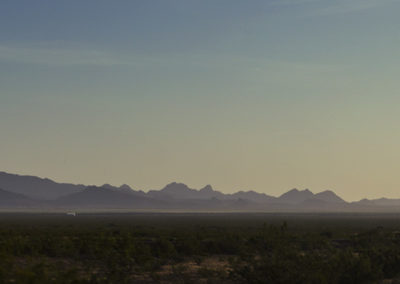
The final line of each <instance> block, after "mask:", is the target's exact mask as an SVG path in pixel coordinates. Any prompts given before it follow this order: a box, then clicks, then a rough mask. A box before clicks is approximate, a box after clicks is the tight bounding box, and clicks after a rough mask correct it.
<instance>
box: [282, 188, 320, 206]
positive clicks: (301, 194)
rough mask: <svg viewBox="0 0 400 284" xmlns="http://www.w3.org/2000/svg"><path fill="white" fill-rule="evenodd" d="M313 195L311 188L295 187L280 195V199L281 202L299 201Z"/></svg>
mask: <svg viewBox="0 0 400 284" xmlns="http://www.w3.org/2000/svg"><path fill="white" fill-rule="evenodd" d="M313 196H314V194H313V193H312V192H311V191H310V190H309V189H304V190H298V189H297V188H293V189H291V190H289V191H288V192H286V193H284V194H282V195H281V196H279V198H278V199H279V201H281V202H289V203H299V202H303V201H304V200H306V199H309V198H312V197H313Z"/></svg>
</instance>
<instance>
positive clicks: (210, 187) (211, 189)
mask: <svg viewBox="0 0 400 284" xmlns="http://www.w3.org/2000/svg"><path fill="white" fill-rule="evenodd" d="M200 191H202V192H206V191H208V192H212V191H214V189H213V188H212V186H211V185H209V184H207V185H206V186H205V187H203V188H202V189H200Z"/></svg>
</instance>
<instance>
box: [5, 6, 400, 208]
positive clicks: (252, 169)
mask: <svg viewBox="0 0 400 284" xmlns="http://www.w3.org/2000/svg"><path fill="white" fill-rule="evenodd" d="M399 11H400V1H399V0H351V1H348V0H262V1H257V0H251V1H243V0H242V1H237V0H196V1H195V0H151V1H148V0H142V1H135V0H132V1H127V0H126V1H123V0H118V1H106V0H84V1H81V0H68V1H62V0H56V1H54V0H37V1H31V0H3V1H1V4H0V133H1V136H0V138H1V139H0V160H1V162H0V170H1V171H6V172H10V173H18V174H29V175H37V176H40V177H48V178H51V179H54V180H56V181H59V182H73V183H83V184H97V185H101V184H104V183H111V184H114V185H120V184H123V183H126V184H129V185H130V186H131V187H132V188H134V189H142V190H145V191H147V190H149V189H160V188H162V187H163V186H164V185H165V184H167V183H170V182H173V181H176V182H183V183H186V184H187V185H188V186H190V187H192V188H201V187H203V186H205V185H206V184H211V185H212V186H213V187H214V189H216V190H220V191H222V192H225V193H231V192H236V191H238V190H255V191H258V192H264V193H267V194H271V195H275V196H277V195H280V194H282V193H284V192H286V191H287V190H289V189H292V188H299V189H304V188H309V189H310V190H311V191H313V192H319V191H323V190H327V189H329V190H333V191H335V192H336V193H337V194H338V195H340V196H341V197H343V198H344V199H346V200H348V201H353V200H359V199H361V198H364V197H366V198H377V197H382V196H385V197H389V198H400V190H399V189H400V178H399V172H400V150H399V145H400V132H399V131H398V121H399V118H400V117H399V116H400V92H399V91H400V85H399V84H400V83H399V75H400V72H399V71H400V18H399V17H398V15H399Z"/></svg>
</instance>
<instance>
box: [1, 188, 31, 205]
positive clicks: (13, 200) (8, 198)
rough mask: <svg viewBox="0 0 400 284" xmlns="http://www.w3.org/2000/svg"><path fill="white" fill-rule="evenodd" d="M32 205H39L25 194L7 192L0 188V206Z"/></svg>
mask: <svg viewBox="0 0 400 284" xmlns="http://www.w3.org/2000/svg"><path fill="white" fill-rule="evenodd" d="M34 206H39V202H36V201H34V200H32V199H30V198H28V197H26V196H25V195H22V194H18V193H13V192H9V191H6V190H4V189H1V188H0V207H2V208H30V207H34Z"/></svg>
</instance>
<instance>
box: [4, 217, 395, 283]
mask: <svg viewBox="0 0 400 284" xmlns="http://www.w3.org/2000/svg"><path fill="white" fill-rule="evenodd" d="M370 217H371V216H367V215H359V216H353V215H340V214H337V215H329V214H326V215H323V216H319V215H312V214H308V215H307V214H304V215H299V214H293V215H284V214H280V215H277V214H155V213H154V214H109V215H102V214H84V215H79V214H78V215H77V216H76V217H74V216H64V215H56V214H55V215H50V214H47V215H40V214H34V215H26V214H17V215H16V214H2V215H0V283H189V282H190V283H380V282H381V281H383V280H384V279H386V280H385V283H396V280H395V279H396V277H398V276H399V272H400V222H398V221H397V220H398V219H397V216H395V215H390V216H386V215H380V216H378V217H375V218H374V219H371V218H370ZM397 283H398V282H397Z"/></svg>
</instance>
